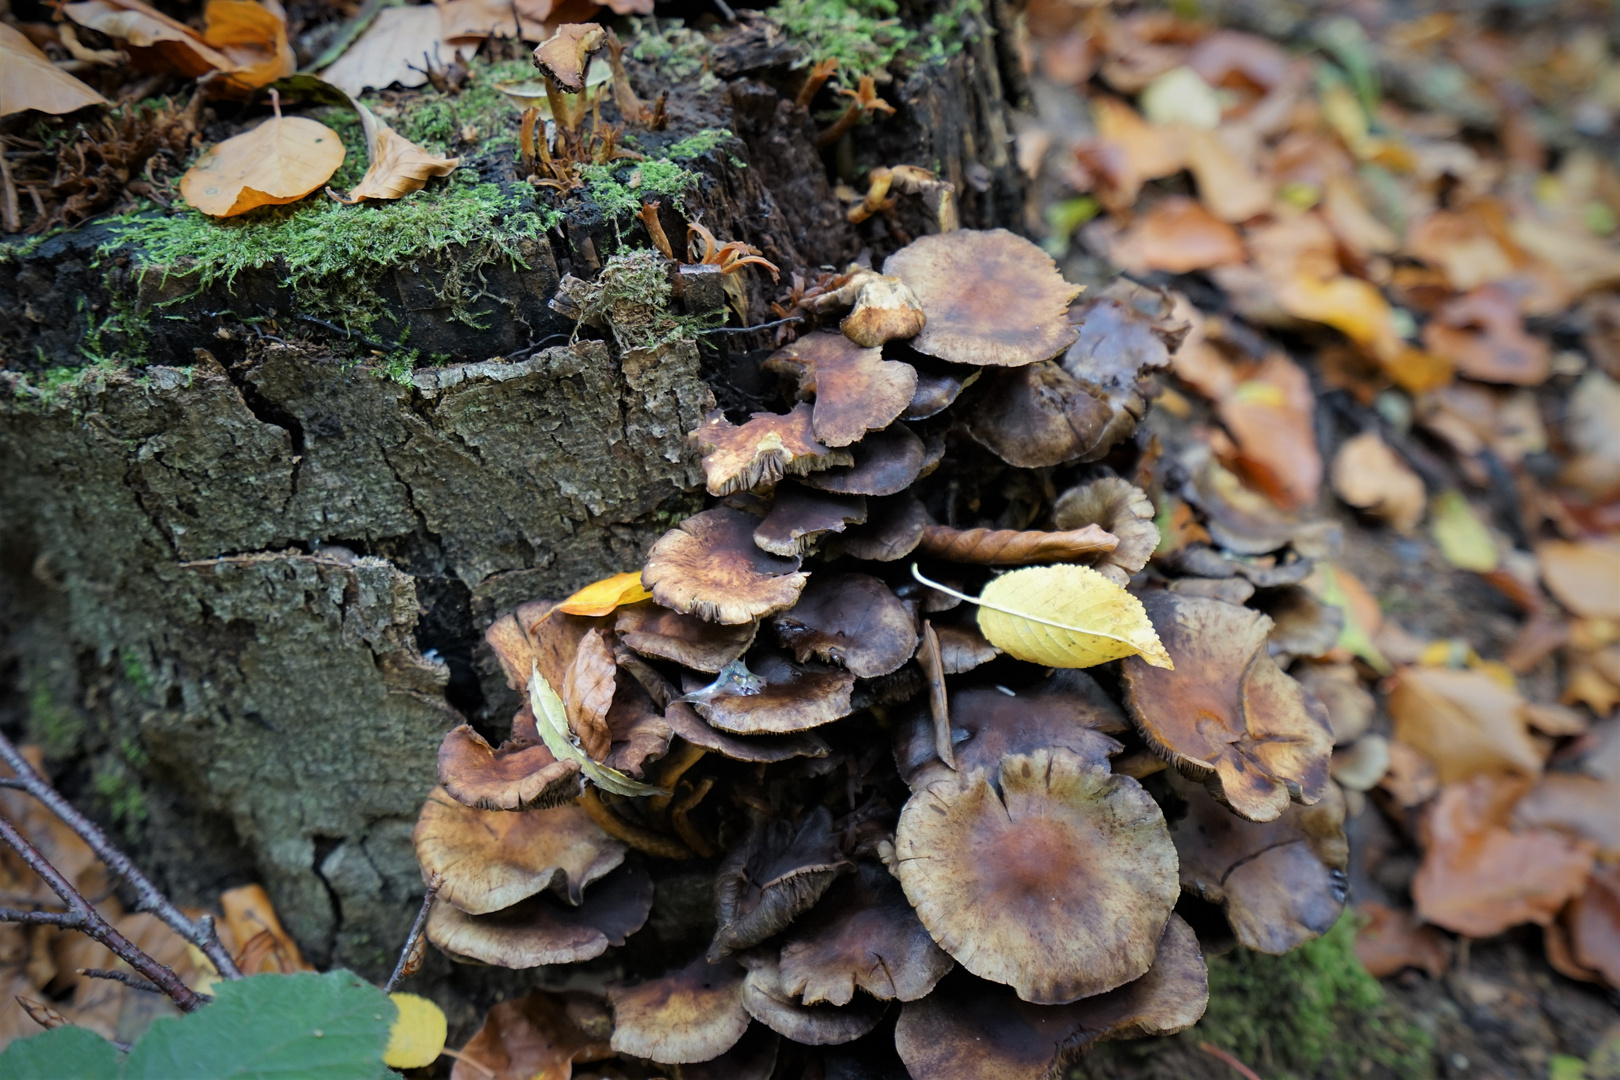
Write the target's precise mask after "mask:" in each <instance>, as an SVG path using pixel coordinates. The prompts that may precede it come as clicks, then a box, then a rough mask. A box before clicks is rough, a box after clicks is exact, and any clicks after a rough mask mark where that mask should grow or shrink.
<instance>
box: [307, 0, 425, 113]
mask: <svg viewBox="0 0 1620 1080" xmlns="http://www.w3.org/2000/svg"><path fill="white" fill-rule="evenodd" d="M444 33H445V19H444V16H443V15H442V14H441V9H440V8H439V7H438V6H437V5H434V4H416V5H412V6H406V7H385V8H383V9H382V11H380V12H378V13H377V18H376V20H375V21H374V22H373V23H372V24H371V28H370V29H369V30H367V31H366V32H365V33H364V34H361V35H360V37H359V39H358V40H357V41H355V43H354V44H353V45H350V46H349V48H348V49H347V51H345V52H344V54H343V55H342V56H340V57H338V58H337V59H336V60H335V61H333V62H332V64H331V65H330V66H328V67H327V68H326V70H324V71H322V72H321V78H323V79H325V80H326V81H327V82H329V83H331V84H332V85H333V86H335V87H337V88H338V89H339V90H342V91H343V92H344V93H345V94H348V95H349V96H350V97H358V96H360V94H361V93H362V92H363V91H365V90H367V89H369V88H376V89H379V90H381V89H383V88H384V87H388V86H392V85H394V84H395V83H398V84H399V85H400V86H404V87H412V86H421V85H422V84H423V83H425V82H427V62H426V56H427V55H431V54H432V53H433V52H434V51H435V50H436V49H438V48H439V47H440V45H441V43H442V42H443V40H444ZM452 51H453V50H452ZM443 59H445V60H448V59H449V56H448V55H447V56H445V57H443Z"/></svg>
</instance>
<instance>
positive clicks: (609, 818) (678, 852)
mask: <svg viewBox="0 0 1620 1080" xmlns="http://www.w3.org/2000/svg"><path fill="white" fill-rule="evenodd" d="M579 805H580V807H581V808H582V809H583V810H584V811H585V812H586V813H587V814H589V815H590V817H591V820H592V821H594V822H596V825H597V827H598V828H599V829H601V830H602V831H603V832H605V833H607V834H608V835H609V836H611V837H613V838H614V839H615V840H623V841H624V842H625V843H627V844H629V845H630V846H631V847H633V848H635V849H636V850H637V851H644V852H646V853H647V854H648V855H656V856H657V857H658V858H660V859H690V858H691V857H692V850H691V849H690V848H688V847H687V846H686V845H685V844H683V843H681V842H680V841H679V840H671V839H670V838H669V837H667V836H660V835H659V834H658V833H655V832H653V831H652V830H651V829H643V828H641V827H639V826H636V825H632V824H630V823H629V822H627V821H625V820H624V819H623V818H621V817H619V815H618V814H615V813H614V812H613V810H612V809H611V808H610V807H609V806H608V805H607V804H606V803H604V802H603V801H602V797H601V796H600V795H598V794H597V793H596V789H595V788H589V787H588V788H586V789H585V793H584V794H583V795H581V796H580V797H579Z"/></svg>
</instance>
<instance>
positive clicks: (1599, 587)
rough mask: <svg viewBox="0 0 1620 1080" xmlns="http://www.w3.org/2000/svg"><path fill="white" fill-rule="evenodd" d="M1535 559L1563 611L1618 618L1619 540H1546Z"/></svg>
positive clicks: (1548, 587) (1602, 617)
mask: <svg viewBox="0 0 1620 1080" xmlns="http://www.w3.org/2000/svg"><path fill="white" fill-rule="evenodd" d="M1611 422H1613V419H1612V418H1611ZM1536 558H1537V559H1538V560H1539V561H1540V563H1541V580H1542V582H1543V583H1544V584H1545V585H1546V586H1547V590H1548V591H1549V592H1551V593H1552V594H1553V597H1554V598H1555V599H1557V601H1558V602H1559V603H1560V604H1562V605H1564V607H1565V608H1567V609H1568V610H1570V611H1572V612H1574V613H1575V614H1576V615H1580V616H1582V617H1583V618H1587V619H1620V539H1603V540H1582V541H1578V542H1573V543H1572V542H1569V541H1566V540H1548V541H1545V542H1543V543H1540V544H1537V545H1536Z"/></svg>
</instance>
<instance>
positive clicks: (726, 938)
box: [709, 806, 850, 960]
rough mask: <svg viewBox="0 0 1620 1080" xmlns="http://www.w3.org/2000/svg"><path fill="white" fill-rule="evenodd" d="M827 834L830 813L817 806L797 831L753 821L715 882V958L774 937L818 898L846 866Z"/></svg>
mask: <svg viewBox="0 0 1620 1080" xmlns="http://www.w3.org/2000/svg"><path fill="white" fill-rule="evenodd" d="M849 865H850V864H849V860H848V859H846V858H844V855H843V852H841V851H839V849H838V844H837V841H836V840H834V838H833V834H832V815H831V814H830V813H829V812H828V810H827V808H826V807H825V806H819V807H817V808H816V809H815V810H813V811H812V812H811V813H809V814H808V815H806V817H805V819H804V820H803V821H801V822H800V823H799V824H798V826H797V827H795V826H793V825H792V824H791V823H789V822H787V821H783V820H781V819H780V818H776V819H772V820H771V821H769V822H762V823H756V824H755V826H754V828H753V829H752V830H751V831H750V832H749V834H748V838H747V839H746V840H744V841H743V842H742V844H741V845H739V846H738V847H737V848H736V849H735V850H733V851H732V852H730V853H729V854H728V855H727V856H726V857H725V859H724V861H722V862H721V864H720V871H719V875H718V879H717V881H716V884H715V901H714V904H715V922H716V924H717V929H716V930H715V934H714V942H713V944H712V945H711V946H710V947H709V958H710V959H711V960H718V959H719V958H720V957H722V956H727V955H729V954H731V953H734V952H737V951H738V950H741V949H747V948H750V947H751V946H754V945H757V944H759V943H760V942H761V941H764V940H765V939H766V938H768V937H771V936H772V935H774V934H777V933H780V932H781V931H782V930H783V929H784V928H786V927H787V926H788V925H789V924H790V923H792V922H793V920H794V919H795V918H797V917H798V916H799V915H801V914H803V913H804V912H806V911H808V910H809V909H810V908H811V906H812V905H814V904H815V902H816V901H817V900H819V899H821V895H822V893H824V892H826V891H827V888H828V886H830V885H831V884H832V883H833V879H834V878H836V877H837V876H838V875H839V874H840V873H842V872H843V871H844V870H846V869H848V867H849Z"/></svg>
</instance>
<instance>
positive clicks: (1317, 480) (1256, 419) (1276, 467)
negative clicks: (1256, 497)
mask: <svg viewBox="0 0 1620 1080" xmlns="http://www.w3.org/2000/svg"><path fill="white" fill-rule="evenodd" d="M1219 409H1220V415H1221V422H1222V423H1224V424H1225V425H1226V429H1227V430H1228V431H1230V432H1231V433H1232V437H1233V439H1235V440H1236V441H1237V444H1238V456H1237V468H1238V471H1239V472H1241V473H1242V474H1243V475H1244V476H1245V477H1246V478H1247V479H1248V480H1250V481H1251V482H1252V483H1253V484H1254V486H1256V487H1258V488H1259V489H1260V490H1261V491H1264V492H1265V493H1266V495H1267V496H1269V497H1270V498H1271V500H1272V501H1273V502H1275V503H1276V504H1277V505H1278V506H1281V507H1282V508H1283V509H1285V510H1299V509H1302V508H1304V507H1306V506H1310V505H1313V504H1314V503H1315V502H1316V496H1317V492H1318V489H1319V488H1320V487H1321V484H1322V455H1321V453H1320V452H1319V451H1318V450H1317V448H1316V395H1315V394H1313V393H1312V392H1311V383H1310V379H1308V378H1307V377H1306V375H1305V372H1304V370H1303V369H1301V368H1300V366H1299V365H1298V364H1295V363H1294V362H1293V361H1292V360H1290V359H1288V357H1286V356H1284V355H1283V354H1282V353H1280V352H1276V353H1272V354H1271V355H1269V356H1267V357H1266V359H1265V360H1264V361H1263V362H1262V363H1261V365H1260V367H1259V368H1258V369H1257V370H1256V371H1255V372H1254V373H1253V374H1252V375H1251V376H1250V377H1249V378H1248V379H1245V380H1244V381H1243V382H1240V383H1238V384H1237V386H1235V387H1234V388H1233V390H1232V393H1230V394H1229V395H1227V396H1226V397H1225V398H1223V399H1222V400H1221V402H1220V405H1219Z"/></svg>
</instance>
